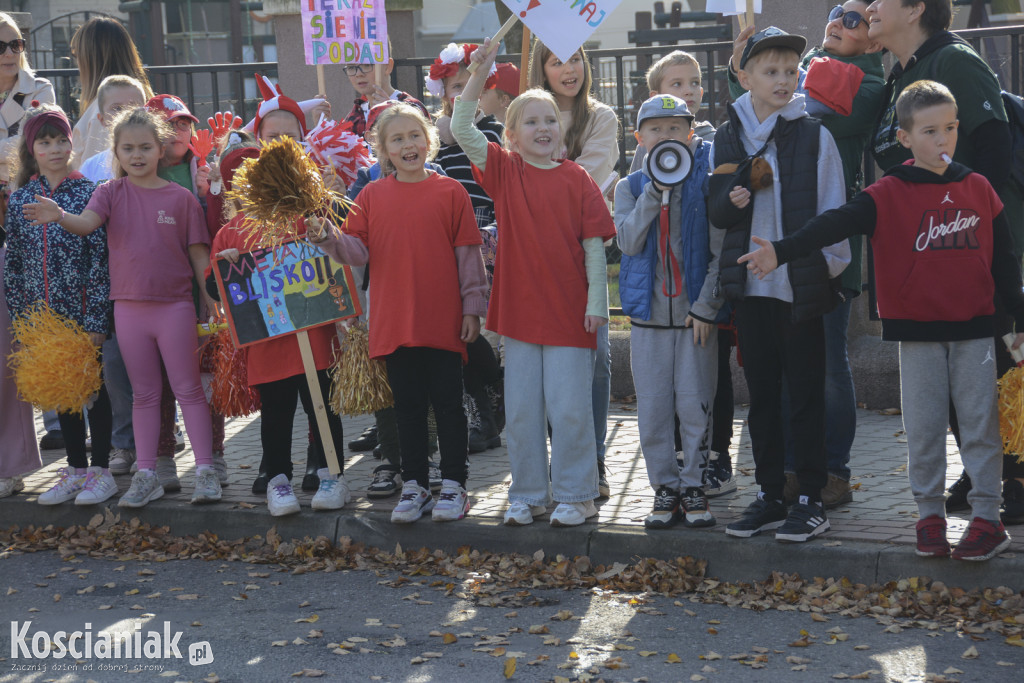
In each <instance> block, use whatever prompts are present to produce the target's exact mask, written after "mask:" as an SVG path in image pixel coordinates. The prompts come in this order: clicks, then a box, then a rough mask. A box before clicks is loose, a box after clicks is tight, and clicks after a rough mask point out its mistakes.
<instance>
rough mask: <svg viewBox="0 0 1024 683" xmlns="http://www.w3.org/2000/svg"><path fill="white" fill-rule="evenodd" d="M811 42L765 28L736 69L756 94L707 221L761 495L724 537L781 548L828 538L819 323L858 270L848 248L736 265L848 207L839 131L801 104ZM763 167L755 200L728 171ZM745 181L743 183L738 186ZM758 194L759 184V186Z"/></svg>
mask: <svg viewBox="0 0 1024 683" xmlns="http://www.w3.org/2000/svg"><path fill="white" fill-rule="evenodd" d="M806 43H807V41H806V40H805V39H804V38H803V37H801V36H794V35H790V34H788V33H786V32H784V31H782V30H780V29H778V28H775V27H769V28H767V29H765V30H763V31H760V32H758V33H756V34H754V35H753V36H751V38H750V39H749V40H748V41H747V45H746V48H745V49H744V51H743V56H742V59H741V60H740V63H739V69H740V70H739V79H740V84H741V85H742V86H743V87H744V88H745V89H746V90H747V91H748V92H747V94H745V95H743V96H742V97H740V98H739V99H738V100H737V101H736V103H735V104H734V105H732V106H730V107H729V120H728V121H726V123H724V124H723V125H722V127H721V128H719V129H718V133H717V135H716V137H715V142H714V145H713V147H712V151H711V157H712V158H711V166H712V168H716V170H717V171H719V172H718V173H716V174H715V175H713V176H712V182H711V196H710V201H709V214H710V219H711V222H712V224H713V225H714V226H715V227H717V228H721V229H724V230H726V231H727V232H726V236H725V244H724V246H723V248H722V259H721V283H722V287H723V289H724V292H725V296H726V298H728V299H729V300H731V301H733V302H735V311H736V327H737V330H738V341H739V350H740V354H741V355H742V357H743V361H744V368H743V370H744V375H745V377H746V380H747V386H748V388H749V390H750V413H749V416H748V421H749V425H750V437H751V441H752V446H753V452H754V464H755V479H756V481H757V484H758V486H759V487H760V489H761V490H760V493H758V496H757V500H755V501H754V502H753V503H752V504H751V505H750V506H749V507H748V508H747V509H746V510H745V511H744V513H743V516H742V517H741V518H740V519H739V520H738V521H736V522H733V523H732V524H730V525H729V526H728V527H727V528H726V533H727V534H729V535H731V536H739V537H744V538H745V537H749V536H754V535H757V534H759V533H760V532H762V531H765V530H768V529H778V531H777V532H776V534H775V537H776V539H778V540H781V541H796V542H800V541H806V540H808V539H810V538H813V537H814V536H817V535H818V534H821V533H823V532H825V531H827V530H828V528H829V523H828V519H827V518H826V516H825V511H824V508H823V507H822V504H821V489H822V488H823V487H824V486H825V483H826V481H827V472H826V466H825V454H824V403H825V338H824V328H823V326H822V320H821V316H822V314H823V313H826V312H827V311H829V310H831V308H832V307H833V306H834V305H835V303H836V295H835V293H834V291H835V290H834V289H833V287H832V285H831V283H830V279H831V278H835V277H836V276H838V275H839V274H840V273H841V272H842V271H843V269H844V268H845V267H846V265H847V264H848V263H849V261H850V249H849V245H848V244H847V243H846V242H845V241H844V242H842V243H840V244H838V245H834V246H832V247H828V248H826V249H823V250H821V251H819V252H815V253H814V254H811V255H810V256H807V257H805V258H802V259H797V260H795V261H793V262H792V263H790V264H789V265H788V267H787V268H786V270H782V269H780V270H779V271H777V272H776V273H773V276H772V277H768V278H765V279H764V280H757V279H749V280H748V278H747V276H746V269H745V268H744V267H743V266H742V265H741V264H738V263H737V259H738V258H739V257H740V256H742V255H743V254H744V253H745V252H746V251H748V250H749V246H750V245H751V236H752V235H756V236H758V237H761V238H765V235H771V236H772V237H768V238H766V239H779V238H781V237H784V236H786V235H789V234H791V233H793V232H795V231H796V230H798V229H799V228H800V227H801V226H802V225H803V224H804V223H805V222H806V221H807V220H809V219H811V218H813V217H814V216H816V215H818V214H819V213H821V212H822V211H826V210H828V209H831V208H835V207H837V206H839V205H840V204H842V203H843V201H844V199H845V187H844V182H843V169H842V162H841V160H840V157H839V152H838V150H837V149H836V145H835V142H834V141H833V139H832V136H831V134H829V132H828V131H827V130H825V129H824V128H823V127H822V126H821V122H820V121H818V120H817V119H811V118H809V117H808V116H807V115H806V113H805V111H804V102H803V97H802V96H800V95H794V92H795V91H796V87H797V79H798V76H799V68H798V67H799V62H800V55H801V53H802V52H803V50H804V48H805V46H806ZM751 156H756V157H759V158H760V160H759V162H758V167H760V168H770V173H767V174H764V173H762V174H761V177H760V178H759V180H761V181H763V182H761V183H760V184H759V185H760V187H762V188H764V189H761V190H758V191H757V192H756V194H751V191H750V189H748V187H747V186H749V185H751V182H750V177H749V175H750V174H749V170H748V172H746V173H743V174H739V175H737V174H734V173H730V172H723V171H728V170H729V169H730V168H731V167H730V166H726V167H724V168H723V167H722V165H723V164H739V166H740V167H741V168H744V167H746V168H748V169H749V167H750V165H747V164H744V161H745V160H746V159H748V157H751ZM740 176H742V177H740ZM754 186H755V187H757V185H754ZM783 381H785V383H786V385H787V386H788V389H789V400H790V416H791V417H790V431H791V433H792V435H793V440H794V449H795V452H796V469H797V478H798V479H799V482H800V495H799V499H798V502H797V503H796V504H795V505H794V506H793V508H792V510H789V511H787V509H786V506H785V505H784V503H783V488H784V486H785V481H786V478H785V472H784V444H783V436H782V417H781V393H782V385H783Z"/></svg>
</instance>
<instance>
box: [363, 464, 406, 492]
mask: <svg viewBox="0 0 1024 683" xmlns="http://www.w3.org/2000/svg"><path fill="white" fill-rule="evenodd" d="M401 485H402V475H401V473H400V472H399V471H398V470H396V469H395V468H393V467H392V466H391V465H378V466H377V469H375V470H374V471H373V481H371V482H370V485H369V486H367V487H366V497H367V498H390V497H391V496H393V495H395V494H396V493H398V490H399V487H400V486H401Z"/></svg>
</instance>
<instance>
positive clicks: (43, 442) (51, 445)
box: [39, 429, 64, 451]
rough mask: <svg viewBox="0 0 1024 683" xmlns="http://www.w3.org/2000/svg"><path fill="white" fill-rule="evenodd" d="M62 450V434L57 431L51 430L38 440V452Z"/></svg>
mask: <svg viewBox="0 0 1024 683" xmlns="http://www.w3.org/2000/svg"><path fill="white" fill-rule="evenodd" d="M62 448H64V432H62V431H61V430H59V429H51V430H50V431H48V432H46V433H45V434H43V437H42V438H41V439H39V450H42V451H55V450H60V449H62Z"/></svg>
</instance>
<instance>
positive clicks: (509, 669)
mask: <svg viewBox="0 0 1024 683" xmlns="http://www.w3.org/2000/svg"><path fill="white" fill-rule="evenodd" d="M502 673H503V674H504V675H505V678H506V679H509V678H512V676H513V675H515V673H516V658H515V657H509V658H508V659H506V660H505V666H504V668H503V669H502Z"/></svg>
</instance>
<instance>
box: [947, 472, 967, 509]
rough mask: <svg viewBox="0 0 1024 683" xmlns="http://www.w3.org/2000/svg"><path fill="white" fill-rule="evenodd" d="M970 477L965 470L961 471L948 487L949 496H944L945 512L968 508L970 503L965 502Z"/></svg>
mask: <svg viewBox="0 0 1024 683" xmlns="http://www.w3.org/2000/svg"><path fill="white" fill-rule="evenodd" d="M971 488H972V484H971V478H970V477H968V476H967V472H966V471H964V472H961V473H960V478H959V479H957V480H956V481H955V482H953V485H952V486H950V487H949V497H948V498H946V512H959V511H960V510H970V509H971V504H970V503H968V502H967V494H968V493H970V492H971Z"/></svg>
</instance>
